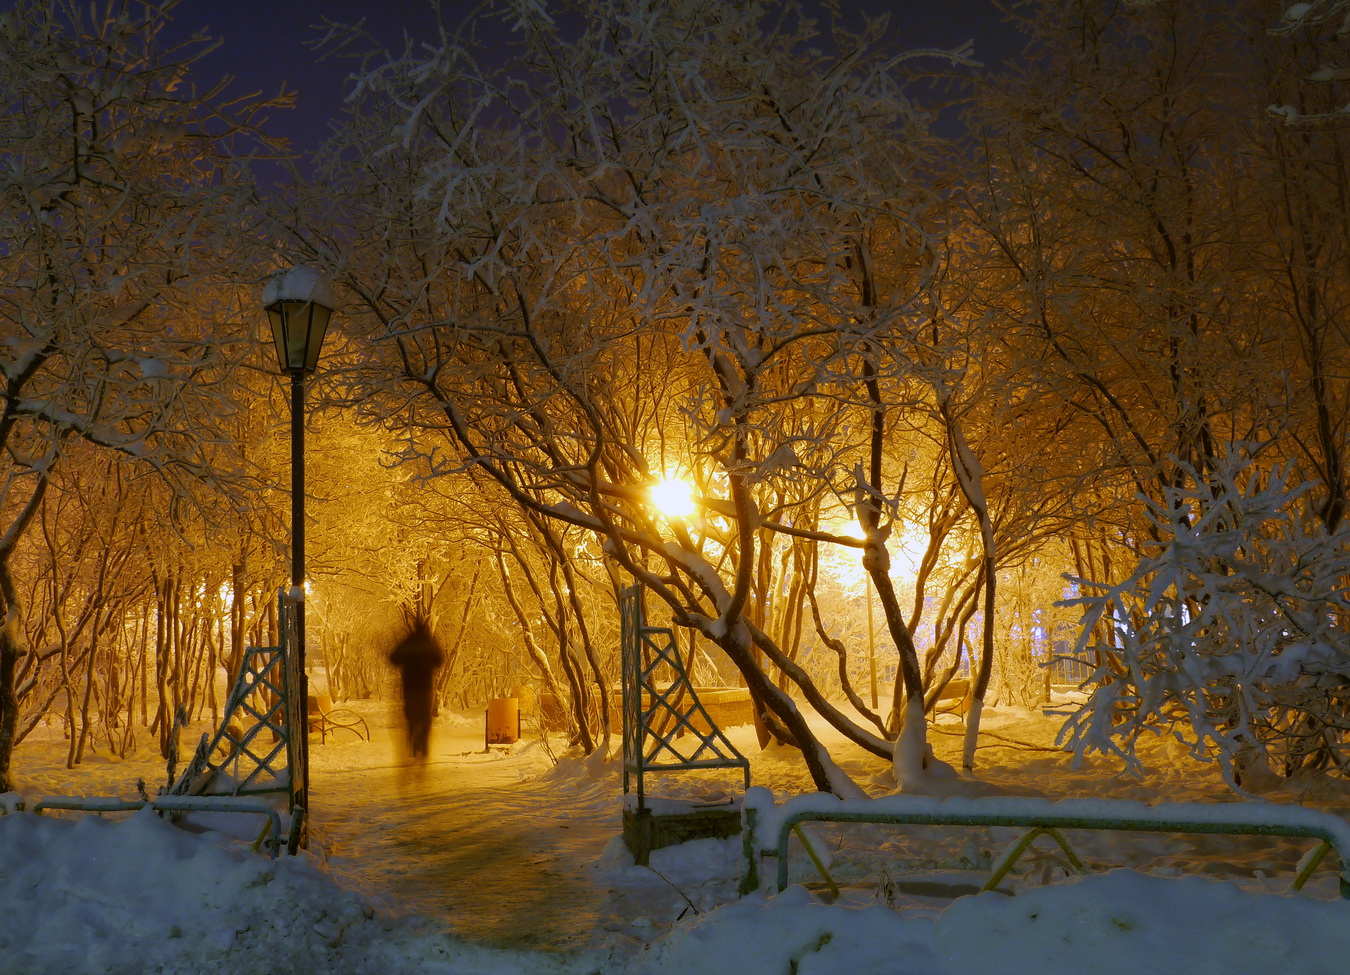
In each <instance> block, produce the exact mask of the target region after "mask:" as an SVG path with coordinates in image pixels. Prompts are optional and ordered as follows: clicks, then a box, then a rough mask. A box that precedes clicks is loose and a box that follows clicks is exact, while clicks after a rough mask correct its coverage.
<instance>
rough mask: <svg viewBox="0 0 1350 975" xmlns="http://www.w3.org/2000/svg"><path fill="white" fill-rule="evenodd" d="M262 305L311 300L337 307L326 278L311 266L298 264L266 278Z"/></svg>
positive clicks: (326, 306)
mask: <svg viewBox="0 0 1350 975" xmlns="http://www.w3.org/2000/svg"><path fill="white" fill-rule="evenodd" d="M262 300H263V305H264V306H267V305H274V304H276V303H277V302H278V301H312V302H314V303H315V304H317V305H323V306H324V307H325V308H330V309H331V308H336V307H337V296H336V295H335V294H334V293H333V287H332V285H330V284H329V283H328V279H327V278H326V277H324V276H323V275H322V274H321V273H319V272H318V271H316V270H315V269H314V268H312V267H305V266H304V265H300V266H298V267H293V268H290V269H288V270H285V271H278V272H277V273H276V274H273V275H272V276H271V277H270V278H268V279H267V284H266V285H265V286H264V287H263V295H262Z"/></svg>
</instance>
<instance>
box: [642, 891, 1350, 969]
mask: <svg viewBox="0 0 1350 975" xmlns="http://www.w3.org/2000/svg"><path fill="white" fill-rule="evenodd" d="M751 932H753V934H751ZM1347 953H1350V902H1346V901H1320V900H1315V899H1313V898H1311V897H1308V896H1306V895H1300V894H1294V895H1290V896H1281V895H1274V894H1256V893H1248V892H1245V891H1242V890H1239V889H1238V888H1237V887H1235V886H1233V885H1231V884H1227V883H1223V882H1220V881H1214V880H1208V879H1204V878H1200V877H1181V878H1163V877H1150V876H1146V875H1143V874H1139V873H1134V872H1132V871H1129V870H1115V871H1112V872H1109V873H1105V874H1098V875H1095V876H1089V877H1083V878H1078V879H1074V880H1069V881H1065V882H1063V883H1059V884H1054V885H1051V886H1045V887H1038V888H1032V889H1028V890H1025V891H1022V892H1019V893H1018V894H1017V896H1015V897H1009V896H1007V895H1005V894H999V893H988V894H979V895H976V896H970V897H962V898H959V899H957V900H955V901H953V902H952V904H951V906H949V907H948V908H947V909H946V910H945V911H944V912H943V913H942V914H941V915H939V916H938V917H937V918H936V919H933V920H928V919H923V918H912V917H911V918H906V917H904V916H902V915H900V914H897V913H896V912H895V911H892V910H890V909H888V908H885V907H882V906H879V905H876V906H869V907H861V908H859V907H854V908H847V907H839V906H832V905H827V904H823V903H820V902H818V901H816V900H815V899H814V898H813V896H812V895H811V894H810V893H809V892H807V891H806V890H805V889H804V888H802V887H792V888H789V889H788V890H787V891H785V892H784V893H782V894H780V895H779V896H777V897H775V898H773V899H771V900H767V901H766V900H765V899H763V898H762V897H754V898H747V899H746V900H743V901H741V902H739V903H736V904H732V905H729V906H727V907H723V908H722V909H721V910H719V911H716V912H714V913H711V914H707V915H704V916H702V917H700V918H698V919H696V920H695V921H694V922H693V923H692V924H690V925H688V926H687V927H686V928H685V929H683V930H682V931H679V932H677V933H674V934H672V935H671V936H670V937H668V938H667V939H666V940H665V941H664V942H663V943H662V944H660V945H658V946H656V947H654V948H653V949H652V951H651V952H649V953H648V957H647V959H646V961H645V963H644V964H643V965H642V966H641V971H642V972H643V973H646V975H657V973H673V972H698V973H699V975H783V973H786V972H796V973H797V975H837V973H839V972H886V973H887V975H1044V973H1046V972H1055V973H1057V975H1070V973H1082V975H1138V973H1140V972H1182V971H1184V972H1186V973H1187V975H1234V973H1236V972H1280V973H1281V975H1315V973H1330V972H1334V971H1344V970H1345V969H1344V967H1343V966H1344V965H1345V958H1347V957H1350V955H1348V954H1347Z"/></svg>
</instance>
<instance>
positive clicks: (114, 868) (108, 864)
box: [0, 810, 1350, 975]
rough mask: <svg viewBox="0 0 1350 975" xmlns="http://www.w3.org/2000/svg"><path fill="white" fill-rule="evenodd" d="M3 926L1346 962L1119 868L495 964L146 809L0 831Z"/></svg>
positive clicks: (854, 965) (296, 948)
mask: <svg viewBox="0 0 1350 975" xmlns="http://www.w3.org/2000/svg"><path fill="white" fill-rule="evenodd" d="M668 852H670V853H671V855H672V856H673V855H674V851H673V850H672V851H668ZM634 869H637V868H634ZM522 909H528V908H527V907H524V906H523V907H522ZM0 919H2V921H3V923H0V958H3V959H4V962H3V964H2V965H0V968H3V970H4V971H6V972H10V971H13V972H24V973H26V975H45V973H53V975H56V973H61V975H66V973H69V975H84V973H89V975H93V973H99V975H122V973H133V972H135V973H142V972H165V973H173V975H179V973H184V975H186V973H197V972H201V973H226V972H228V973H230V975H248V973H255V972H256V973H269V975H286V973H292V972H294V973H300V972H305V973H311V972H333V973H340V975H390V973H398V975H404V973H409V972H424V973H441V975H452V973H453V975H502V973H520V975H544V973H550V975H551V973H557V975H595V973H606V975H691V973H697V975H787V973H789V972H796V973H797V975H837V973H840V972H878V973H883V972H884V973H886V975H920V973H921V975H1012V973H1035V975H1043V973H1046V972H1054V973H1056V975H1077V973H1083V975H1137V973H1139V972H1180V971H1184V972H1186V973H1187V975H1209V973H1213V975H1220V973H1221V975H1234V973H1238V972H1279V973H1281V975H1314V973H1318V975H1325V973H1331V972H1343V971H1345V959H1346V958H1347V957H1350V902H1345V901H1325V900H1317V899H1315V898H1313V897H1310V896H1307V895H1301V894H1295V895H1289V896H1280V895H1274V894H1257V893H1248V892H1244V891H1242V890H1239V889H1238V888H1237V887H1235V886H1233V885H1231V884H1226V883H1222V882H1218V881H1213V880H1207V879H1203V878H1199V877H1183V878H1159V877H1149V876H1144V875H1141V874H1137V873H1132V872H1130V871H1125V870H1118V871H1113V872H1110V873H1105V874H1097V875H1093V876H1089V877H1084V878H1080V879H1077V880H1072V881H1066V882H1063V883H1059V884H1054V885H1051V886H1045V887H1039V888H1031V889H1026V890H1024V891H1022V892H1020V893H1018V895H1017V896H1016V897H1008V896H1006V895H1003V894H997V893H994V894H980V895H977V896H971V897H964V898H960V899H958V900H956V901H954V902H952V904H951V905H950V906H948V907H947V908H946V909H945V910H944V911H943V912H942V913H941V914H939V915H938V916H937V917H936V918H927V917H914V916H905V915H902V914H899V913H897V912H895V911H893V910H891V909H889V908H886V907H882V906H879V905H872V906H865V907H858V906H844V905H828V904H823V903H820V902H818V901H816V900H815V899H814V898H813V896H812V895H811V894H810V893H809V892H808V891H807V890H805V889H804V888H802V887H792V888H789V889H788V890H787V891H785V892H783V893H782V894H780V895H778V896H777V897H774V898H772V899H765V898H764V897H762V896H753V897H749V898H746V899H744V900H741V901H737V902H735V903H732V904H728V905H726V906H723V907H721V908H718V909H716V910H708V911H705V912H704V913H703V914H701V915H699V916H697V917H695V918H693V919H692V920H689V921H686V922H684V923H683V924H681V925H679V926H677V927H676V928H675V929H674V930H672V931H670V932H669V933H667V934H665V935H664V936H662V937H660V938H658V939H657V940H656V941H655V942H654V943H652V944H651V945H650V947H649V948H648V950H646V951H641V950H639V951H638V952H637V953H636V954H635V955H633V956H630V957H618V956H616V955H611V954H608V953H603V952H602V953H594V954H590V955H585V956H581V955H579V956H573V957H567V956H562V955H558V954H551V953H547V952H526V951H510V950H501V949H494V948H486V947H477V946H474V945H469V944H465V943H464V942H462V941H459V940H457V939H456V938H454V937H453V936H452V935H451V934H450V933H448V931H447V930H446V929H445V928H443V927H438V926H434V925H433V924H431V923H427V922H423V923H420V924H419V923H415V922H409V921H402V920H391V919H388V918H384V917H381V916H378V915H376V914H375V912H374V911H372V910H371V909H370V907H369V906H368V905H367V903H366V902H365V900H364V899H363V898H361V897H360V896H359V895H358V894H356V893H353V892H351V891H349V890H344V889H343V888H341V887H339V886H338V885H337V884H335V883H334V882H333V881H332V880H331V879H330V878H329V876H328V875H327V874H326V873H325V872H324V871H323V870H322V869H320V868H319V867H318V866H317V865H316V864H315V862H314V861H313V859H312V858H311V857H309V856H306V855H301V856H298V857H284V856H283V857H281V858H279V859H277V860H275V861H273V860H269V859H267V858H266V857H264V856H260V855H258V854H255V853H251V852H249V851H248V850H247V849H246V848H242V847H241V846H240V845H239V844H238V843H237V842H235V841H232V840H230V839H228V838H227V837H223V836H220V835H219V834H211V833H206V834H200V835H197V834H192V833H188V832H185V831H183V830H180V829H177V828H175V827H174V826H172V825H170V824H169V823H167V822H165V821H163V820H161V819H159V818H158V817H156V816H155V815H154V814H153V813H152V812H150V811H148V810H147V811H142V812H140V813H137V814H135V815H134V816H132V817H130V818H128V819H125V820H123V821H121V822H114V821H111V820H102V819H99V818H97V817H95V816H85V817H83V818H80V819H66V820H63V819H55V818H51V817H43V816H36V815H33V814H31V813H16V814H11V815H6V816H0ZM447 920H448V921H450V922H451V923H453V920H454V919H453V918H450V919H447Z"/></svg>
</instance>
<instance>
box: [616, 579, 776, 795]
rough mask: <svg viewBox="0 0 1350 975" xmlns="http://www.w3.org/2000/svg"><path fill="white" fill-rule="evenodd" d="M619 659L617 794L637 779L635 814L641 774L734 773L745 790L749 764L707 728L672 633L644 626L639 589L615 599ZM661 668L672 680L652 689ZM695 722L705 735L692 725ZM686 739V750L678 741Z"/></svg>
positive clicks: (714, 728) (713, 729)
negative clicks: (620, 731) (741, 777)
mask: <svg viewBox="0 0 1350 975" xmlns="http://www.w3.org/2000/svg"><path fill="white" fill-rule="evenodd" d="M619 617H620V632H621V644H622V657H623V791H624V793H625V794H626V793H627V792H628V790H629V782H630V778H631V777H632V776H636V777H637V800H638V808H639V809H642V808H644V807H645V799H646V786H645V782H644V777H645V775H646V773H647V772H675V771H684V770H689V769H715V768H739V769H740V770H741V771H742V774H743V775H744V778H745V787H746V788H747V789H748V788H749V787H750V762H749V761H748V760H747V759H746V758H745V756H743V755H742V754H741V753H740V752H738V751H737V750H736V746H734V745H733V744H732V743H731V742H730V741H729V740H728V739H727V737H726V735H724V734H723V733H722V731H721V729H720V728H718V727H717V725H716V724H715V723H714V722H713V720H712V716H711V715H709V714H708V711H707V709H706V708H704V706H703V704H702V702H700V701H699V699H698V694H697V693H696V692H695V691H694V685H693V683H692V682H691V681H690V679H689V674H688V671H687V670H686V668H685V665H684V660H683V659H682V658H681V657H680V651H679V644H678V643H677V642H676V640H675V634H674V631H672V630H670V629H669V628H667V627H662V626H647V625H646V620H645V617H644V613H643V606H642V588H641V586H636V585H634V586H629V587H628V588H627V589H624V590H623V591H622V592H621V593H620V594H619ZM663 666H665V667H668V668H669V672H670V673H671V674H672V675H673V678H672V679H671V681H670V683H669V684H668V685H665V686H662V685H661V684H658V682H657V679H658V672H659V671H660V669H661V668H662V667H663ZM695 717H698V718H701V719H702V721H703V722H704V726H705V727H707V728H708V729H709V730H708V731H707V732H703V731H700V730H699V729H698V728H697V727H696V726H695V725H694V722H693V719H694V718H695ZM681 736H687V741H688V744H682V743H681V742H680V741H679V740H678V739H680V738H681Z"/></svg>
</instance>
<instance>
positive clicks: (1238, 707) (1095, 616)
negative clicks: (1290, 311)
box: [1064, 446, 1350, 788]
mask: <svg viewBox="0 0 1350 975" xmlns="http://www.w3.org/2000/svg"><path fill="white" fill-rule="evenodd" d="M1251 454H1252V451H1251V450H1250V449H1246V448H1244V447H1243V446H1235V447H1234V448H1233V449H1231V450H1230V451H1229V452H1228V454H1227V455H1226V456H1224V457H1221V458H1219V459H1218V461H1217V462H1216V465H1215V468H1214V469H1213V470H1210V471H1207V472H1204V473H1203V474H1202V473H1200V472H1198V471H1196V470H1194V469H1190V468H1185V467H1184V465H1182V466H1183V469H1185V470H1186V472H1187V474H1188V477H1187V483H1186V484H1185V485H1183V486H1179V487H1176V488H1174V489H1172V490H1169V491H1168V492H1167V493H1166V496H1165V498H1164V501H1163V503H1161V504H1159V503H1156V502H1153V501H1148V500H1147V499H1146V500H1145V503H1146V504H1147V505H1148V513H1149V519H1150V522H1151V524H1150V535H1151V536H1152V537H1151V538H1149V539H1148V540H1142V541H1140V542H1139V544H1138V546H1137V548H1138V551H1139V559H1138V562H1137V564H1136V565H1135V566H1134V569H1133V571H1132V572H1130V573H1129V575H1128V576H1127V577H1126V578H1125V579H1124V580H1123V581H1121V582H1118V583H1115V584H1106V583H1100V582H1090V581H1087V580H1083V579H1075V580H1073V581H1074V582H1075V583H1076V584H1077V586H1078V587H1079V590H1080V593H1081V595H1080V596H1079V597H1078V598H1076V599H1073V600H1070V603H1069V604H1070V605H1079V606H1082V607H1083V611H1084V615H1083V627H1082V635H1081V637H1080V639H1079V644H1078V648H1077V650H1078V652H1079V653H1080V654H1086V655H1088V656H1089V657H1090V658H1092V659H1095V661H1096V669H1095V672H1094V673H1093V674H1092V676H1091V677H1090V678H1089V679H1088V681H1087V682H1086V686H1087V687H1089V688H1090V696H1089V698H1088V700H1087V703H1086V705H1085V706H1084V707H1083V708H1082V709H1081V710H1080V711H1078V712H1077V713H1076V714H1075V715H1074V716H1072V717H1071V718H1070V720H1069V721H1068V722H1067V723H1066V725H1065V730H1064V735H1065V737H1066V738H1067V739H1068V740H1069V741H1071V743H1072V744H1073V746H1074V747H1075V749H1076V750H1077V752H1078V753H1079V754H1080V755H1082V754H1085V753H1089V752H1092V751H1101V752H1106V753H1114V754H1117V755H1120V756H1121V757H1122V758H1124V759H1125V760H1126V762H1127V763H1129V764H1131V765H1134V764H1137V759H1136V757H1135V747H1134V746H1135V742H1136V741H1137V739H1138V737H1139V736H1140V735H1141V734H1142V733H1144V732H1146V731H1158V732H1163V733H1170V734H1173V735H1175V736H1176V737H1177V738H1178V739H1180V740H1181V741H1183V742H1184V743H1186V744H1187V745H1189V746H1190V747H1191V749H1192V751H1193V752H1194V753H1195V754H1196V755H1197V756H1205V757H1211V758H1216V759H1217V760H1218V761H1219V762H1220V763H1221V765H1222V767H1223V770H1224V774H1225V777H1226V778H1227V779H1228V781H1229V784H1230V785H1232V786H1234V787H1239V788H1240V787H1243V786H1246V787H1248V788H1253V787H1258V786H1259V780H1260V778H1261V777H1262V776H1263V775H1268V774H1269V768H1270V766H1271V765H1273V766H1274V767H1275V769H1276V770H1278V771H1279V772H1281V773H1283V774H1286V775H1289V774H1292V773H1293V772H1295V771H1297V770H1298V769H1300V768H1303V767H1305V766H1310V765H1313V766H1319V767H1321V766H1333V767H1335V768H1337V769H1342V770H1343V769H1344V768H1345V763H1346V755H1345V746H1346V733H1345V732H1346V729H1347V727H1348V726H1350V639H1347V638H1348V637H1350V634H1348V633H1347V626H1350V604H1348V603H1347V594H1346V590H1345V584H1346V580H1347V578H1350V532H1347V531H1346V530H1345V529H1344V528H1342V529H1340V530H1338V531H1335V532H1328V531H1327V530H1326V528H1325V526H1324V525H1323V524H1322V522H1321V521H1319V520H1318V519H1317V517H1316V516H1315V514H1314V513H1313V511H1312V509H1311V506H1310V505H1309V504H1308V503H1307V501H1308V493H1309V491H1310V489H1311V487H1312V485H1310V484H1300V483H1295V480H1296V479H1295V477H1294V475H1293V469H1292V468H1291V467H1288V466H1286V467H1283V468H1280V469H1277V470H1275V471H1273V472H1263V471H1261V470H1260V469H1258V467H1257V466H1256V465H1255V464H1253V463H1252V460H1251Z"/></svg>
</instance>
